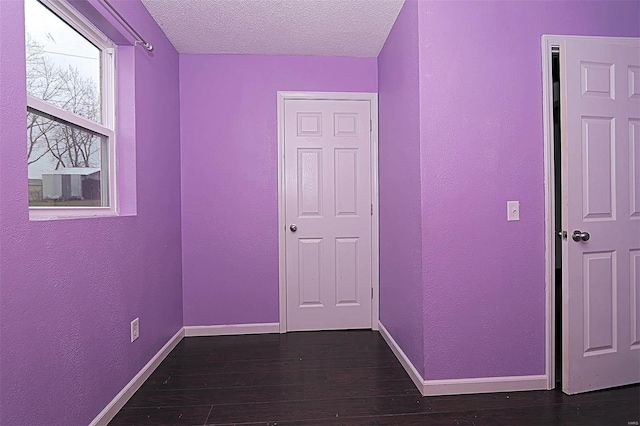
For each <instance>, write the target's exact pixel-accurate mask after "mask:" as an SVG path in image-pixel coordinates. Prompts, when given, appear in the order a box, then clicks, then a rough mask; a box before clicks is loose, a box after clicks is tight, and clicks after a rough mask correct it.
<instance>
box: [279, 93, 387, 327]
mask: <svg viewBox="0 0 640 426" xmlns="http://www.w3.org/2000/svg"><path fill="white" fill-rule="evenodd" d="M287 99H305V100H332V101H369V103H370V105H371V203H372V204H373V214H372V216H371V285H372V288H373V294H372V300H371V328H372V329H373V330H377V329H378V316H379V315H378V312H379V306H380V305H379V300H380V287H379V284H380V276H379V275H380V268H379V259H380V250H379V247H380V233H379V216H378V211H379V208H378V94H377V93H355V92H280V91H279V92H278V274H279V284H280V286H279V287H280V333H286V332H287V274H286V256H285V254H286V244H285V242H286V230H287V226H286V220H285V219H286V217H285V194H286V186H285V184H286V182H285V173H284V103H285V101H286V100H287Z"/></svg>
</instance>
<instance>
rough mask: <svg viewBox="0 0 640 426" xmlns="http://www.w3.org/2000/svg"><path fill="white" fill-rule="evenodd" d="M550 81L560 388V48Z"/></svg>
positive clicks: (557, 376) (554, 54) (553, 55)
mask: <svg viewBox="0 0 640 426" xmlns="http://www.w3.org/2000/svg"><path fill="white" fill-rule="evenodd" d="M551 78H552V83H553V94H552V96H553V176H554V180H553V190H554V206H555V209H554V210H555V211H554V220H553V222H554V231H555V236H556V238H555V253H554V254H555V255H554V264H555V280H554V294H555V306H554V310H555V324H554V326H555V330H556V333H555V353H554V357H555V385H556V387H559V388H561V387H562V239H563V237H564V235H563V231H562V143H561V141H562V133H561V125H560V124H561V123H560V48H559V47H553V48H552V50H551Z"/></svg>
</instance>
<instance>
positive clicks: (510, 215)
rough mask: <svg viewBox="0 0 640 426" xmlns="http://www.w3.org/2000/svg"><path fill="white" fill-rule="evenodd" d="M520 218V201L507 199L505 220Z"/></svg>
mask: <svg viewBox="0 0 640 426" xmlns="http://www.w3.org/2000/svg"><path fill="white" fill-rule="evenodd" d="M514 220H520V201H507V221H509V222H511V221H514Z"/></svg>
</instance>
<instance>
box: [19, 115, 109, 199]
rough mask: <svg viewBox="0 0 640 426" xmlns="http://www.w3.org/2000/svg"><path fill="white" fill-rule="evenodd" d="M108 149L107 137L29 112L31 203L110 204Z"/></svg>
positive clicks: (28, 139)
mask: <svg viewBox="0 0 640 426" xmlns="http://www.w3.org/2000/svg"><path fill="white" fill-rule="evenodd" d="M107 149H108V145H107V139H106V138H105V137H102V136H100V135H96V134H93V133H91V132H88V131H86V130H83V129H80V128H78V127H76V126H73V125H69V124H66V123H63V122H60V121H57V120H55V119H53V118H51V117H45V116H43V115H40V114H38V113H36V112H31V111H30V112H28V113H27V152H28V153H29V166H28V170H29V206H31V207H103V206H108V205H109V200H108V191H106V190H104V189H106V188H104V186H105V185H107V182H108V179H107V173H108V170H109V167H108V165H107V164H105V160H106V158H107V155H106V153H107Z"/></svg>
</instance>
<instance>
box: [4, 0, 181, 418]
mask: <svg viewBox="0 0 640 426" xmlns="http://www.w3.org/2000/svg"><path fill="white" fill-rule="evenodd" d="M114 3H115V5H116V6H117V7H118V9H119V10H121V12H122V13H123V14H124V15H125V16H126V17H127V19H128V20H130V21H131V22H132V23H133V25H134V26H135V27H136V28H138V29H139V31H140V32H141V33H142V34H144V35H145V36H146V37H147V38H149V40H151V41H152V43H153V44H154V45H155V46H156V50H155V51H154V52H153V54H147V53H146V52H145V51H144V50H143V49H141V48H138V49H136V50H135V66H136V75H135V100H136V102H137V103H136V108H135V126H136V129H135V132H136V140H135V150H136V156H135V157H134V158H136V166H137V186H138V188H137V215H135V216H133V215H132V216H127V217H116V218H94V219H74V220H58V221H44V222H30V221H29V218H28V208H27V206H28V201H27V185H26V181H27V161H26V151H25V144H26V132H25V122H26V121H25V120H26V95H25V77H24V76H25V65H24V63H25V60H24V8H23V3H22V1H4V0H2V1H0V16H1V20H0V22H1V24H0V52H1V54H0V98H1V99H2V102H0V158H1V159H2V163H1V166H0V200H2V202H0V248H1V251H0V264H1V265H2V269H1V272H0V273H1V275H0V280H1V282H0V315H1V321H0V339H1V340H0V384H1V385H0V386H1V388H0V424H2V425H18V424H24V425H27V424H28V425H38V424H43V425H44V424H47V425H51V424H56V425H65V426H67V425H80V424H88V423H89V422H90V421H91V420H92V419H93V418H94V417H95V416H96V415H97V414H98V413H99V412H100V411H101V410H102V409H103V408H104V407H105V406H106V405H107V404H108V403H109V402H110V401H111V399H112V398H113V397H114V396H115V395H116V394H117V393H118V392H119V391H120V390H121V389H122V388H123V387H124V386H125V385H126V384H127V383H128V382H129V380H131V378H132V377H133V376H134V375H135V374H136V373H137V372H138V371H139V370H140V369H141V368H142V367H143V366H144V365H145V364H146V363H147V362H148V361H149V359H150V358H151V357H152V356H153V355H155V353H156V352H157V351H158V350H159V349H160V348H161V347H162V346H163V345H164V344H165V343H166V342H167V341H168V340H169V338H170V337H171V336H173V335H174V334H175V333H176V332H177V331H178V330H179V328H180V327H181V326H182V294H181V243H180V241H181V240H180V146H179V138H180V132H179V108H178V106H179V97H178V55H177V53H176V51H175V49H174V48H173V47H172V46H171V44H170V43H169V42H168V40H167V39H166V38H165V36H164V34H163V33H162V31H161V30H160V29H159V27H158V26H157V25H156V24H155V22H154V21H153V20H152V19H151V17H150V16H149V15H148V13H147V11H146V9H145V8H144V6H142V4H141V3H139V2H137V1H136V2H131V1H117V2H114ZM125 50H126V49H125ZM129 77H130V78H133V76H129ZM131 84H133V82H131ZM127 95H128V96H127ZM123 96H125V98H127V99H128V100H129V101H132V100H133V99H132V93H129V94H123ZM133 193H135V191H134V192H133ZM137 316H138V317H140V330H141V336H140V339H139V340H138V341H136V342H135V343H130V339H129V323H130V321H131V320H132V319H134V318H135V317H137Z"/></svg>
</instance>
